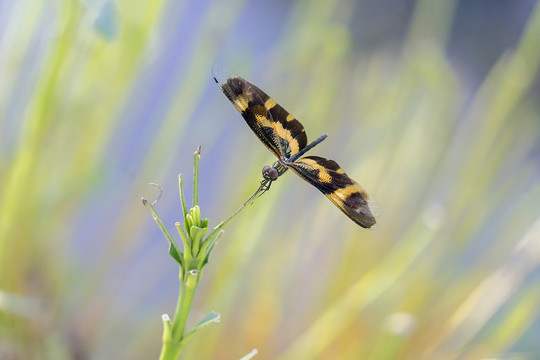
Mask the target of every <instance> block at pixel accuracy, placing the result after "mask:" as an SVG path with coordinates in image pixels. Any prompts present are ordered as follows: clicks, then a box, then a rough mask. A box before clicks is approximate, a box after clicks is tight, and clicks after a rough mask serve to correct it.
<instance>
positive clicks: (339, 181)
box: [287, 156, 379, 229]
mask: <svg viewBox="0 0 540 360" xmlns="http://www.w3.org/2000/svg"><path fill="white" fill-rule="evenodd" d="M287 167H289V168H290V169H291V170H293V171H294V172H295V173H296V174H298V176H300V177H301V178H302V179H304V180H306V181H307V182H308V183H310V184H311V185H313V186H315V187H316V188H317V189H319V190H320V191H321V192H322V193H323V194H324V195H326V197H327V198H328V199H330V201H332V202H333V203H334V205H336V206H337V207H338V208H339V209H340V210H341V211H343V213H345V215H347V216H348V217H349V218H350V219H351V220H352V221H354V222H355V223H356V224H358V225H360V226H361V227H363V228H367V229H369V228H372V227H373V226H374V225H375V223H376V222H377V221H376V220H375V216H377V215H378V213H379V209H378V206H377V204H376V202H375V200H373V198H372V197H371V195H370V194H369V193H368V192H367V191H366V190H365V189H363V188H362V187H361V186H360V185H358V183H357V182H356V181H354V180H353V179H351V178H350V177H349V176H348V175H347V174H346V173H345V171H343V169H342V168H341V167H340V166H339V165H338V163H336V162H335V161H334V160H330V159H325V158H322V157H319V156H306V157H303V158H301V159H298V160H296V161H295V162H293V163H288V164H287Z"/></svg>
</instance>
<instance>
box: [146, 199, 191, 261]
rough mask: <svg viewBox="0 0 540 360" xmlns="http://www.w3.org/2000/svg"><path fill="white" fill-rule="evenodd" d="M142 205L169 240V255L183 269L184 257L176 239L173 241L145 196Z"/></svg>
mask: <svg viewBox="0 0 540 360" xmlns="http://www.w3.org/2000/svg"><path fill="white" fill-rule="evenodd" d="M142 202H143V205H144V206H145V207H146V208H147V209H148V211H149V212H150V214H151V215H152V217H153V218H154V220H155V222H156V223H157V225H158V227H159V228H160V229H161V232H162V233H163V235H165V238H167V241H169V255H171V257H172V258H173V259H174V260H175V261H176V262H177V263H178V264H180V267H181V268H182V271H183V269H185V264H184V257H183V256H182V255H183V254H182V251H180V249H179V248H178V245H177V244H176V241H174V238H173V237H172V235H171V233H170V232H169V230H167V227H166V226H165V224H163V221H161V219H160V217H159V215H158V214H157V212H156V209H154V207H153V206H152V204H150V202H149V201H148V200H146V199H145V198H142Z"/></svg>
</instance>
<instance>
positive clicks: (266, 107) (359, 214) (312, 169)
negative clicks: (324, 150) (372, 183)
mask: <svg viewBox="0 0 540 360" xmlns="http://www.w3.org/2000/svg"><path fill="white" fill-rule="evenodd" d="M212 75H213V78H214V80H215V82H216V83H217V84H218V86H219V88H220V89H221V91H222V92H223V93H224V94H225V96H226V97H227V99H229V101H230V102H231V103H232V104H233V105H234V107H235V108H236V109H237V110H238V111H239V112H240V114H241V115H242V117H243V118H244V120H245V121H246V123H247V125H248V126H249V127H250V128H251V130H253V132H254V133H255V135H256V136H257V137H258V138H259V140H260V141H261V142H262V143H263V144H264V145H265V146H266V147H267V148H268V150H270V151H271V152H272V153H273V154H274V155H275V156H276V157H277V161H276V162H275V163H274V164H273V165H272V166H268V165H266V166H264V167H263V169H262V175H263V180H262V181H261V185H260V187H259V189H258V190H257V191H256V192H255V194H254V195H253V196H252V197H251V198H250V200H251V199H253V198H255V197H256V196H261V195H262V194H263V193H265V192H266V191H268V190H269V189H270V185H271V184H272V182H274V181H276V180H277V179H278V178H279V177H280V176H281V175H283V174H284V173H285V172H286V171H287V170H289V169H290V170H292V171H293V172H294V173H296V174H297V175H298V176H300V177H301V178H302V179H304V180H305V181H307V182H308V183H310V184H311V185H313V186H315V187H316V188H317V189H319V191H321V192H322V193H323V194H324V195H325V196H326V197H327V198H328V199H330V201H331V202H332V203H334V205H336V206H337V207H338V208H339V209H340V210H341V211H342V212H343V213H344V214H345V215H347V216H348V217H349V218H350V219H351V220H352V221H354V222H355V223H356V224H358V225H360V226H361V227H363V228H366V229H370V228H371V229H373V228H375V225H376V223H377V221H376V219H375V217H376V216H377V215H378V214H379V207H378V205H377V203H376V201H375V200H374V199H373V197H372V196H371V195H370V194H369V193H368V192H367V191H366V190H365V189H364V188H362V187H361V186H360V185H359V184H358V183H357V182H356V181H354V180H353V179H351V178H350V177H349V176H348V175H347V174H346V173H345V171H344V170H343V169H342V168H341V166H339V165H338V163H337V162H335V161H334V160H331V159H327V158H323V157H320V156H304V157H302V156H303V155H304V154H305V153H306V152H308V151H309V150H311V149H312V148H314V147H315V146H317V145H318V144H320V143H321V142H322V141H323V140H324V139H326V137H327V136H328V135H327V134H323V135H321V136H320V137H318V138H317V139H316V140H314V141H313V142H311V143H309V144H308V140H307V135H306V131H305V129H304V126H303V125H302V124H301V123H300V121H298V120H297V119H296V118H295V117H294V116H292V115H291V114H290V113H289V112H288V111H287V110H285V109H284V108H283V107H281V106H280V105H279V104H278V103H277V102H276V101H275V100H274V99H272V98H271V97H270V96H268V95H267V94H266V93H265V92H264V91H262V90H261V89H259V88H258V87H257V86H255V85H253V84H252V83H250V82H248V81H247V80H246V79H244V78H242V77H240V76H238V75H235V74H234V73H232V72H231V71H230V70H228V69H226V68H225V67H224V66H222V65H220V64H215V65H214V66H213V68H212ZM250 200H248V202H249V201H250Z"/></svg>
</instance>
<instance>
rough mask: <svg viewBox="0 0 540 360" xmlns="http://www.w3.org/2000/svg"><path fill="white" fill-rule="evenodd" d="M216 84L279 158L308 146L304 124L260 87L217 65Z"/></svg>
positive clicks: (214, 73) (288, 155)
mask: <svg viewBox="0 0 540 360" xmlns="http://www.w3.org/2000/svg"><path fill="white" fill-rule="evenodd" d="M212 72H213V76H214V80H215V81H216V83H218V85H219V87H220V88H221V90H222V91H223V93H224V94H225V96H226V97H227V98H228V99H229V100H230V101H231V103H233V105H234V107H236V109H237V110H238V111H239V112H240V114H242V117H243V118H244V120H245V121H246V123H247V124H248V126H249V127H250V128H251V130H253V132H254V133H255V135H257V137H258V138H259V139H260V140H261V141H262V143H263V144H264V145H265V146H266V147H267V148H268V149H269V150H270V151H272V152H273V153H274V155H276V156H277V157H278V158H284V159H287V158H289V157H291V156H292V155H294V154H296V153H297V152H298V151H300V150H301V149H303V148H304V147H306V145H307V135H306V131H305V129H304V127H303V126H302V124H301V123H300V121H298V120H296V119H295V118H294V116H292V115H291V114H289V113H288V112H287V110H285V109H284V108H282V107H281V106H280V105H279V104H277V103H276V102H275V101H274V100H273V99H272V98H271V97H270V96H268V95H267V94H266V93H265V92H264V91H262V90H261V89H259V88H258V87H257V86H255V85H253V84H251V83H249V82H248V81H247V80H245V79H243V78H241V77H240V76H237V75H234V74H233V73H231V72H230V71H228V70H227V69H225V68H223V67H222V66H220V65H214V68H213V71H212Z"/></svg>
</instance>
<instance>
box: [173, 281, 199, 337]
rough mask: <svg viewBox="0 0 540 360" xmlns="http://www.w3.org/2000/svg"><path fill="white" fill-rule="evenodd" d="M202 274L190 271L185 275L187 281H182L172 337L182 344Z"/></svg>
mask: <svg viewBox="0 0 540 360" xmlns="http://www.w3.org/2000/svg"><path fill="white" fill-rule="evenodd" d="M201 275H202V273H201V271H199V270H192V271H191V272H190V271H188V272H186V274H185V279H182V280H181V282H180V283H181V285H180V294H179V296H178V303H177V305H176V313H175V315H174V320H173V326H172V336H173V340H174V341H176V342H181V341H182V339H183V337H184V332H185V330H186V322H187V319H188V316H189V311H190V309H191V304H192V303H193V298H194V297H195V292H196V291H197V287H198V285H199V279H200V277H201Z"/></svg>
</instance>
